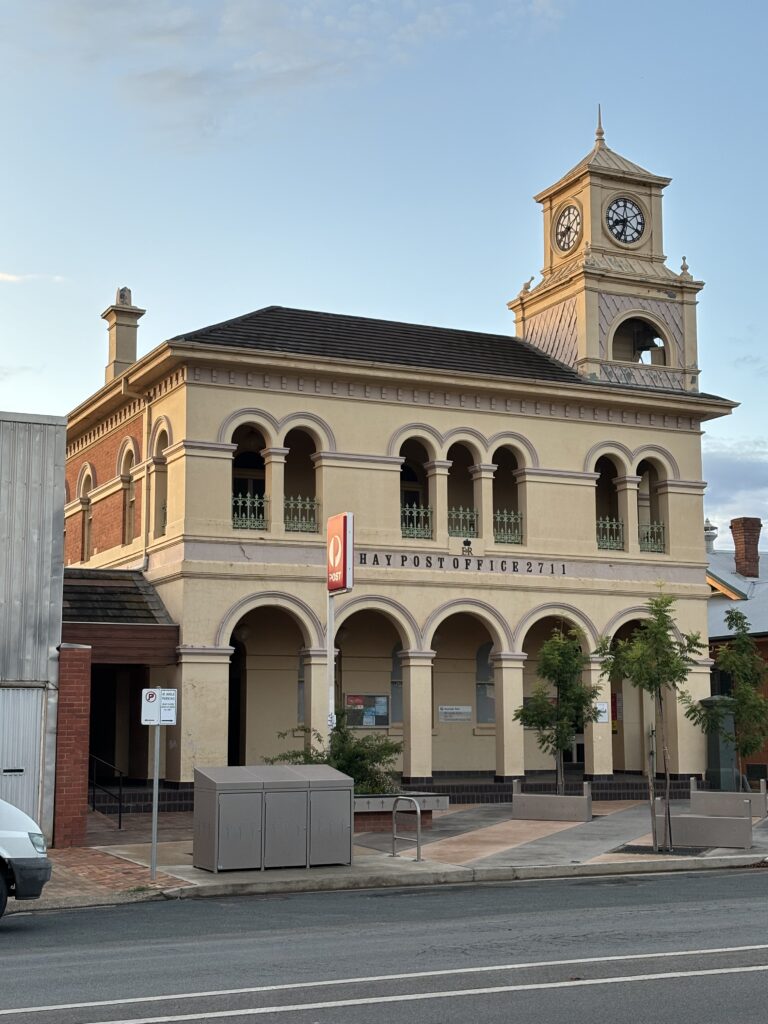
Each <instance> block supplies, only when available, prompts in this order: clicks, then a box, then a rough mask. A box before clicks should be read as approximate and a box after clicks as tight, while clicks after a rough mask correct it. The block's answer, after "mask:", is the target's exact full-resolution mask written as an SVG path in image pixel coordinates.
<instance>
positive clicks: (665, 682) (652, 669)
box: [595, 593, 704, 850]
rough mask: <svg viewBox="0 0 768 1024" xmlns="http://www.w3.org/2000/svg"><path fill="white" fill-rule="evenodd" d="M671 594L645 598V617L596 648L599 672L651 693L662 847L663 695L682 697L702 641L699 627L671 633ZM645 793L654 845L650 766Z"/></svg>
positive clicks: (667, 819) (667, 834)
mask: <svg viewBox="0 0 768 1024" xmlns="http://www.w3.org/2000/svg"><path fill="white" fill-rule="evenodd" d="M674 604H675V601H674V598H672V597H669V596H668V595H667V594H661V593H660V594H659V596H658V597H652V598H650V599H649V600H648V602H647V608H648V618H647V619H643V620H642V622H641V623H640V625H639V626H638V628H637V630H636V632H635V633H634V635H633V636H632V637H630V638H629V639H627V640H617V641H612V640H611V638H610V637H603V638H602V640H601V641H600V643H599V644H598V647H597V651H596V652H595V653H596V654H598V655H599V656H600V657H602V658H603V668H602V672H601V675H603V676H607V677H608V678H609V679H628V680H629V681H630V683H631V684H632V685H633V686H636V687H637V688H638V689H640V690H643V691H644V692H645V693H647V694H649V695H650V696H651V697H653V702H654V707H655V709H656V718H657V721H658V723H659V730H660V732H661V752H662V763H663V766H664V848H665V849H670V848H671V837H670V817H669V790H670V776H669V747H668V745H667V727H666V721H665V715H664V703H665V697H669V698H672V699H676V700H683V701H684V695H683V692H682V691H681V687H682V686H683V684H684V683H685V681H686V680H687V678H688V670H689V668H690V666H691V665H692V664H693V663H694V661H695V657H696V655H698V654H701V652H702V650H703V649H704V644H703V643H702V642H701V637H700V635H699V634H698V633H684V634H683V635H682V638H681V639H680V640H678V639H676V637H675V622H674V619H673V618H672V609H673V607H674ZM648 794H649V799H650V804H651V824H652V829H653V848H654V850H658V840H657V836H656V818H655V805H654V795H655V794H654V785H653V777H652V774H651V772H650V771H649V772H648Z"/></svg>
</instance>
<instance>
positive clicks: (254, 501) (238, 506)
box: [232, 494, 267, 530]
mask: <svg viewBox="0 0 768 1024" xmlns="http://www.w3.org/2000/svg"><path fill="white" fill-rule="evenodd" d="M232 526H233V527H234V529H236V530H266V528H267V499H266V498H262V497H259V495H258V494H233V495H232Z"/></svg>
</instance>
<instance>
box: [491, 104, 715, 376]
mask: <svg viewBox="0 0 768 1024" xmlns="http://www.w3.org/2000/svg"><path fill="white" fill-rule="evenodd" d="M670 180H671V179H670V178H662V177H659V176H658V175H655V174H651V173H650V172H649V171H646V170H645V169H644V168H642V167H640V166H638V165H637V164H634V163H632V162H631V161H630V160H627V159H626V158H625V157H623V156H620V155H619V154H618V153H615V152H614V151H613V150H612V149H609V148H608V146H606V144H605V133H604V131H603V127H602V122H601V118H600V114H599V113H598V122H597V131H596V133H595V144H594V147H593V148H592V150H591V151H590V152H589V153H588V154H587V156H585V157H584V159H583V160H581V161H580V162H579V163H578V164H577V165H576V166H575V167H574V168H573V169H572V170H570V171H569V172H568V173H567V174H566V175H565V176H564V177H562V178H561V179H560V180H559V181H557V182H556V183H555V184H554V185H551V186H550V187H549V188H546V189H544V191H543V192H540V193H539V194H538V195H537V196H535V199H536V202H538V203H541V206H542V212H543V214H544V267H543V270H542V272H541V273H542V279H541V281H540V282H539V283H538V284H537V285H535V286H534V287H531V282H532V280H533V279H531V281H529V282H527V283H526V284H524V285H523V288H522V290H521V291H520V293H519V294H518V295H517V297H516V298H515V299H513V300H512V301H511V302H509V303H508V306H509V308H510V309H511V310H513V312H514V314H515V332H516V334H517V336H518V337H519V338H522V339H524V340H525V341H527V342H529V343H530V344H532V345H535V346H536V347H537V348H540V349H542V350H543V351H544V352H546V353H547V354H548V355H551V356H553V357H554V358H556V359H559V360H560V361H561V362H564V363H567V364H568V365H569V366H573V367H574V368H575V369H577V370H578V372H579V373H581V374H583V375H584V376H587V377H590V378H592V379H594V380H600V381H605V382H606V383H614V384H626V385H630V386H635V387H643V388H664V389H671V390H676V391H697V390H698V376H699V369H698V362H697V350H696V296H697V294H698V292H699V291H700V290H701V289H702V288H703V282H702V281H696V280H694V279H693V277H692V276H691V274H690V273H689V272H688V265H687V263H686V261H685V257H683V262H682V267H681V269H680V272H679V273H675V272H674V271H672V270H670V269H669V267H667V265H666V263H665V256H664V248H663V241H662V192H663V190H664V188H665V187H666V186H667V185H668V184H669V182H670Z"/></svg>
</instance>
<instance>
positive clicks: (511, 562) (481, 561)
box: [355, 550, 569, 578]
mask: <svg viewBox="0 0 768 1024" xmlns="http://www.w3.org/2000/svg"><path fill="white" fill-rule="evenodd" d="M355 562H356V564H357V565H358V567H359V568H366V569H417V570H420V571H424V570H427V571H432V572H462V573H472V574H475V573H483V574H486V573H489V574H493V575H501V576H548V577H549V578H552V577H553V576H568V575H569V572H568V566H567V563H566V562H558V561H555V560H554V559H549V558H545V559H541V558H509V557H504V558H498V557H496V556H493V557H488V556H487V555H482V556H478V555H473V554H471V553H464V552H462V553H461V554H460V555H437V554H432V553H431V552H410V551H409V552H407V553H404V552H402V551H371V550H358V551H356V552H355Z"/></svg>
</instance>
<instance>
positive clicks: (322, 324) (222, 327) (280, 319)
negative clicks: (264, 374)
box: [171, 306, 586, 385]
mask: <svg viewBox="0 0 768 1024" xmlns="http://www.w3.org/2000/svg"><path fill="white" fill-rule="evenodd" d="M171 340H172V341H183V342H193V343H195V344H200V345H220V346H222V347H224V348H229V347H232V348H235V347H236V348H246V349H253V350H254V351H257V352H282V353H288V354H292V355H303V356H325V357H326V358H330V359H338V360H348V361H350V362H358V363H359V362H373V363H395V364H398V365H400V366H414V367H424V368H429V369H433V370H454V371H456V370H458V371H460V372H461V371H463V372H466V373H480V374H484V373H485V374H492V375H493V376H499V377H519V378H524V379H528V380H531V379H534V380H544V381H558V382H562V383H566V384H576V385H583V384H585V383H586V382H585V381H584V379H583V378H582V377H580V376H579V375H578V374H577V373H576V371H575V370H572V369H571V368H570V367H569V366H566V365H565V364H564V363H560V362H558V361H557V360H556V359H552V358H551V357H550V356H547V355H545V354H544V353H543V352H540V351H539V350H538V349H537V348H535V347H534V346H533V345H530V344H528V342H525V341H520V339H519V338H513V337H509V336H507V335H505V334H481V333H480V332H478V331H460V330H454V329H452V328H448V327H426V326H422V325H420V324H402V323H397V322H395V321H392V320H371V319H368V318H367V317H361V316H342V315H340V314H337V313H315V312H311V311H309V310H304V309H288V308H287V307H285V306H267V307H265V308H264V309H257V310H256V311H255V312H254V313H247V314H246V315H245V316H239V317H236V318H235V319H234V320H225V321H224V323H220V324H214V325H213V326H211V327H203V328H202V329H201V330H199V331H192V332H190V333H189V334H181V335H178V336H177V337H176V338H172V339H171Z"/></svg>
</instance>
